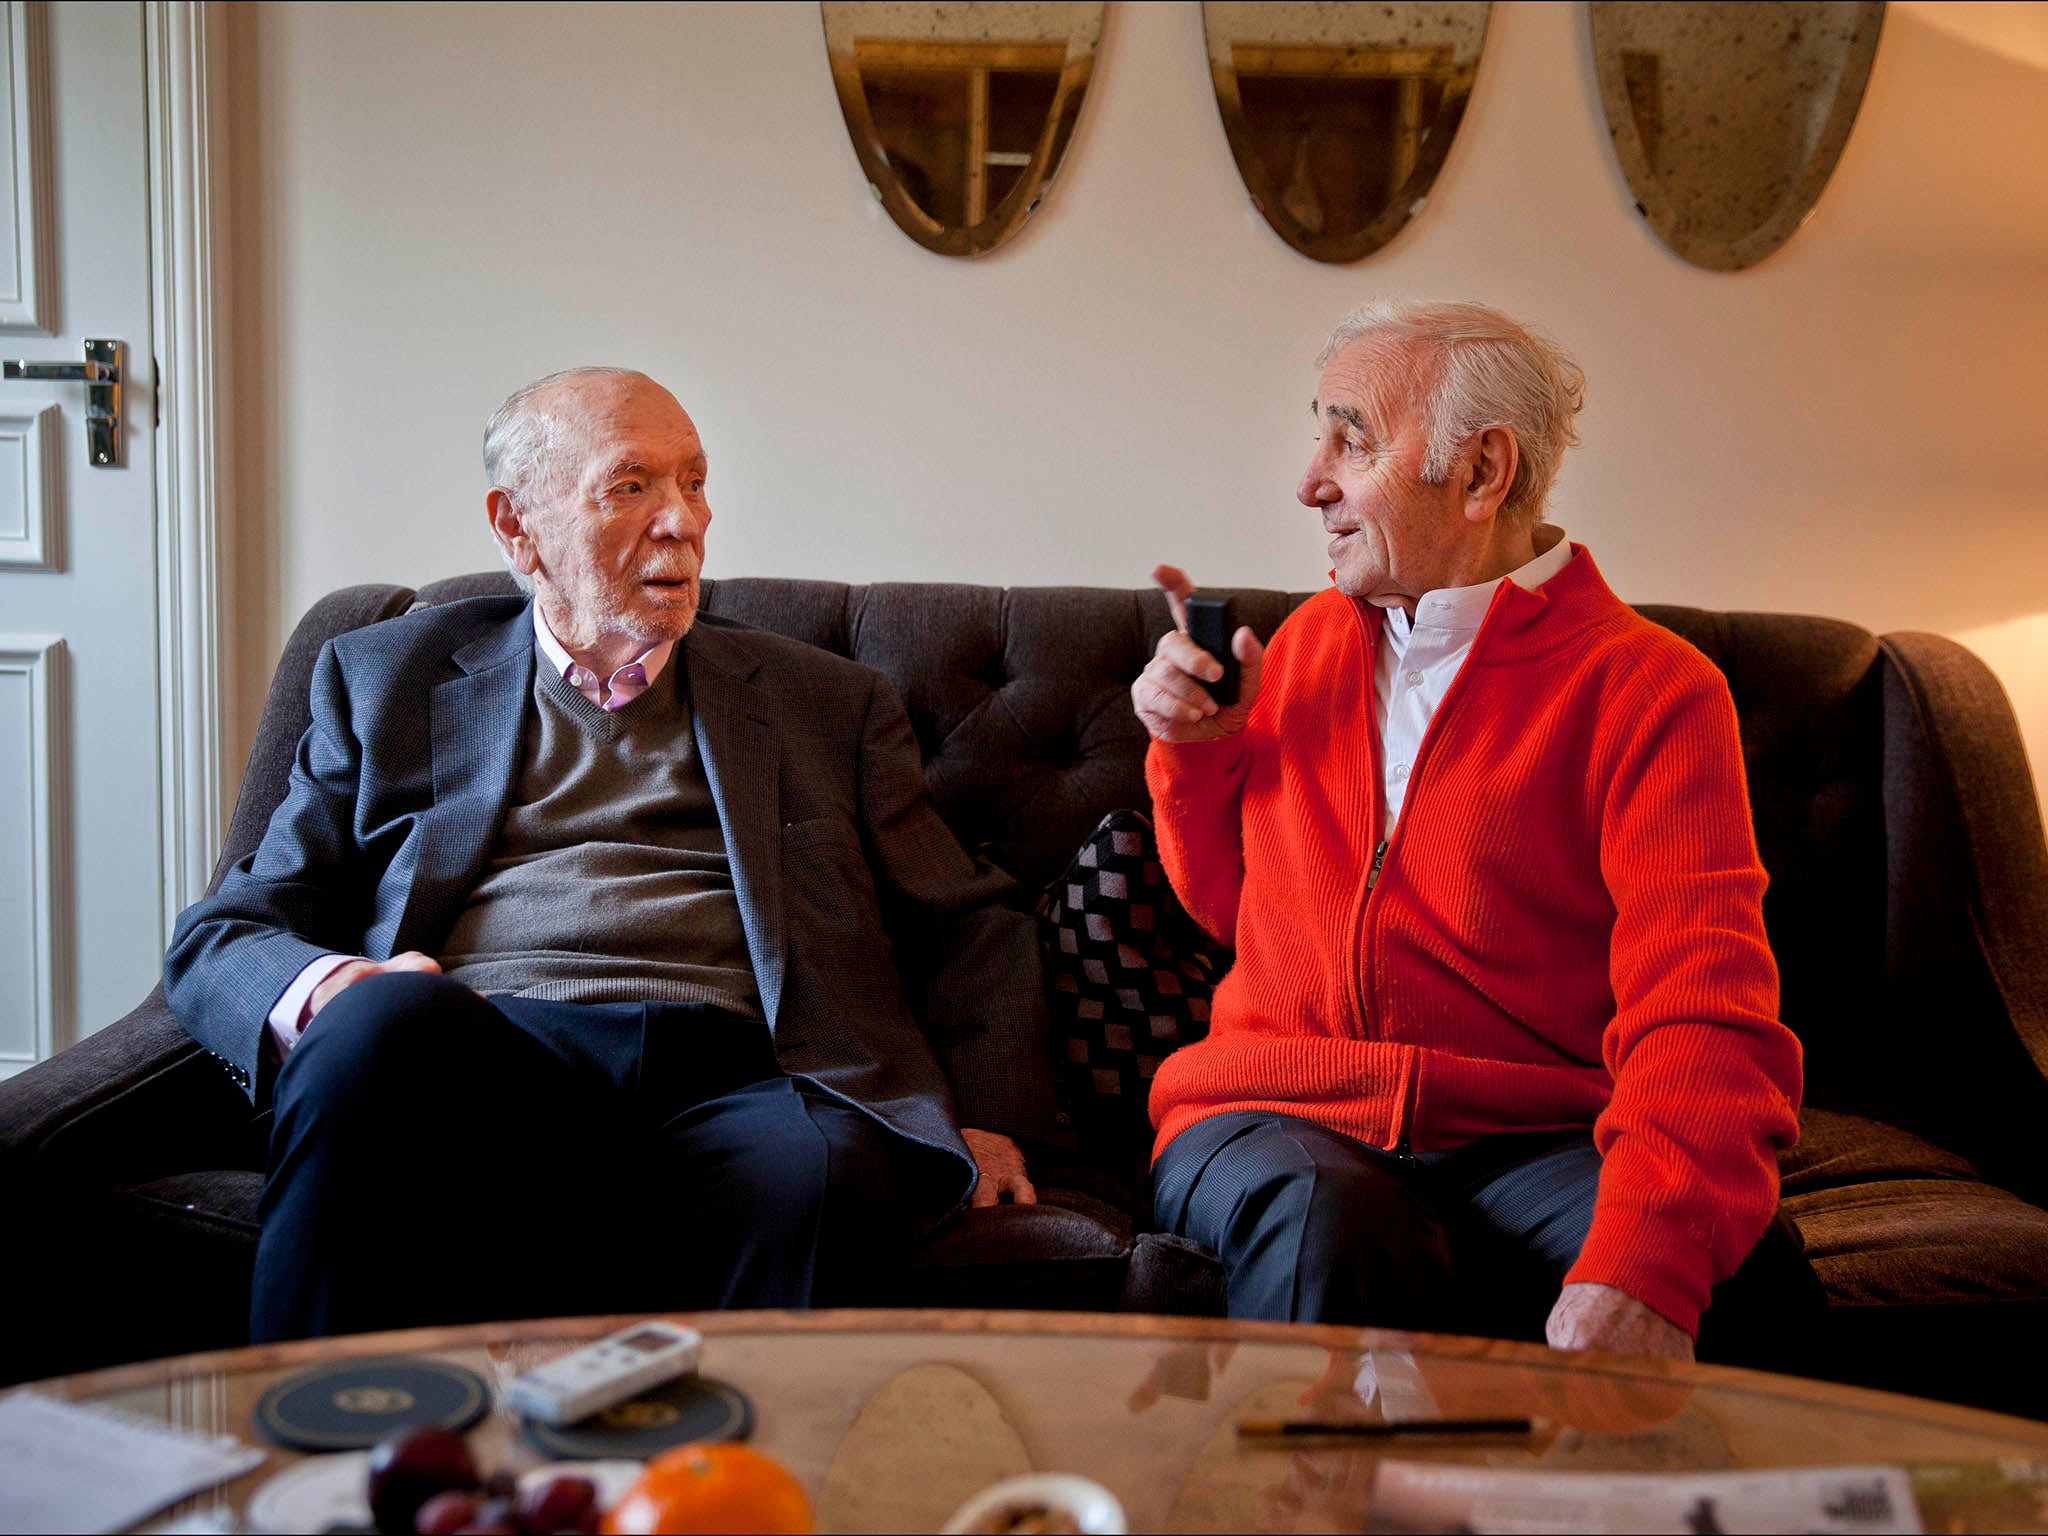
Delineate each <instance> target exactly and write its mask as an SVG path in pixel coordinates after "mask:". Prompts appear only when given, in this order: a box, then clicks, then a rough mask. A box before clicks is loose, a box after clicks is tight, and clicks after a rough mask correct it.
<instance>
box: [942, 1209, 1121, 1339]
mask: <svg viewBox="0 0 2048 1536" xmlns="http://www.w3.org/2000/svg"><path fill="white" fill-rule="evenodd" d="M1077 1203H1079V1202H1077ZM1103 1214H1104V1213H1102V1212H1099V1211H1098V1210H1096V1209H1095V1208H1093V1207H1091V1208H1090V1209H1088V1210H1077V1209H1073V1208H1071V1207H1070V1206H1066V1205H1055V1204H1053V1203H1051V1201H1049V1200H1042V1201H1041V1202H1040V1203H1038V1204H1037V1205H993V1206H985V1207H983V1208H982V1209H980V1210H967V1211H962V1212H960V1213H959V1214H958V1215H956V1216H954V1217H953V1218H952V1219H951V1220H949V1221H947V1222H946V1223H945V1225H943V1226H942V1227H940V1228H939V1230H938V1231H937V1232H935V1233H933V1234H932V1236H931V1238H930V1239H929V1240H928V1241H927V1242H926V1243H925V1245H924V1247H923V1248H921V1249H920V1250H919V1251H918V1253H917V1255H916V1256H915V1257H914V1258H913V1259H912V1260H911V1265H910V1272H909V1274H908V1275H907V1276H906V1277H905V1291H906V1293H907V1294H906V1295H905V1296H904V1298H903V1299H904V1301H905V1302H907V1303H908V1304H909V1305H911V1306H920V1307H1024V1308H1030V1309H1036V1310H1046V1311H1073V1312H1111V1311H1114V1310H1116V1305H1117V1299H1118V1297H1119V1295H1120V1294H1121V1292H1122V1290H1123V1284H1124V1277H1125V1273H1126V1271H1127V1270H1128V1269H1129V1267H1130V1257H1131V1239H1130V1231H1129V1228H1128V1226H1125V1225H1122V1224H1121V1222H1120V1219H1117V1224H1114V1225H1113V1224H1112V1222H1111V1221H1105V1220H1104V1219H1102V1217H1103ZM1107 1214H1110V1215H1111V1216H1112V1218H1113V1219H1115V1218H1114V1213H1107Z"/></svg>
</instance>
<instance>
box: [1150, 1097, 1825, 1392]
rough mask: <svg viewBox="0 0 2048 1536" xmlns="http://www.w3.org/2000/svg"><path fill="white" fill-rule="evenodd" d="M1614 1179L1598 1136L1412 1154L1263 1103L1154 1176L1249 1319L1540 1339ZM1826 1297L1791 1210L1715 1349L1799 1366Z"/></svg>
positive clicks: (1194, 1141) (1710, 1334)
mask: <svg viewBox="0 0 2048 1536" xmlns="http://www.w3.org/2000/svg"><path fill="white" fill-rule="evenodd" d="M1599 1186H1600V1154H1599V1152H1598V1151H1597V1150H1596V1149H1595V1148H1594V1146H1593V1138H1592V1136H1591V1134H1590V1133H1588V1132H1585V1131H1538V1132H1529V1133H1515V1134H1508V1135H1501V1136H1489V1137H1486V1138H1484V1139H1483V1140H1480V1141H1476V1142H1472V1143H1470V1144H1468V1145H1466V1146H1463V1147H1458V1148H1455V1149H1453V1150H1451V1151H1448V1152H1427V1153H1421V1154H1415V1155H1397V1154H1394V1153H1390V1152H1383V1151H1381V1150H1379V1149H1378V1148H1376V1147H1369V1146H1367V1145H1366V1144H1365V1143H1363V1142H1361V1141H1356V1140H1353V1139H1352V1138H1351V1137H1349V1136H1345V1135H1342V1134H1340V1133H1338V1132H1336V1131H1332V1130H1328V1129H1326V1128H1324V1127H1323V1126H1320V1125H1317V1124H1315V1123H1314V1122H1312V1121H1308V1120H1299V1119H1295V1118H1293V1117H1292V1116H1287V1115H1274V1114H1266V1113H1262V1112H1257V1111H1238V1112H1235V1113H1231V1114H1225V1115H1216V1116H1212V1117H1211V1118H1210V1119H1207V1120H1203V1121H1199V1122H1198V1123H1196V1124H1195V1125H1193V1126H1190V1127H1189V1128H1188V1129H1187V1130H1185V1131H1183V1132H1182V1133H1181V1134H1180V1135H1178V1136H1176V1137H1175V1138H1174V1139H1173V1140H1172V1141H1171V1142H1170V1143H1168V1144H1167V1147H1166V1150H1165V1151H1164V1152H1163V1153H1161V1154H1160V1156H1159V1159H1158V1161H1157V1162H1156V1163H1155V1164H1154V1165H1153V1170H1152V1200H1153V1212H1154V1216H1155V1219H1156V1221H1157V1223H1158V1225H1159V1227H1160V1228H1161V1229H1162V1230H1164V1231H1167V1232H1172V1233H1174V1234H1176V1235H1177V1236H1181V1237H1186V1238H1190V1239H1192V1240H1193V1241H1195V1242H1198V1243H1201V1244H1202V1245H1203V1246H1204V1247H1206V1248H1209V1249H1211V1250H1212V1251H1214V1252H1215V1253H1217V1254H1218V1255H1220V1256H1221V1257H1222V1259H1223V1262H1224V1266H1225V1268H1226V1270H1227V1271H1228V1274H1229V1306H1230V1315H1231V1316H1232V1317H1257V1318H1271V1319H1276V1320H1281V1321H1289V1322H1326V1323H1346V1324H1354V1325H1361V1326H1373V1327H1386V1328H1408V1329H1418V1330H1425V1331H1434V1332H1449V1333H1474V1334H1483V1335H1488V1336H1493V1337H1503V1338H1530V1339H1541V1338H1542V1337H1543V1324H1544V1320H1545V1319H1546V1318H1547V1317H1548V1316H1549V1313H1550V1308H1551V1307H1552V1305H1554V1304H1555V1302H1556V1301H1557V1294H1558V1290H1559V1288H1560V1287H1561V1286H1562V1285H1563V1283H1564V1276H1565V1273H1566V1271H1567V1270H1569V1269H1570V1268H1571V1266H1572V1264H1573V1263H1574V1262H1576V1260H1577V1259H1578V1256H1579V1249H1580V1247H1581V1246H1582V1245H1583V1244H1584V1242H1585V1240H1586V1233H1587V1231H1588V1229H1589V1228H1590V1227H1591V1226H1592V1221H1593V1199H1594V1196H1595V1195H1596V1194H1597V1193H1598V1191H1599ZM1824 1304H1825V1297H1824V1295H1823V1294H1822V1292H1821V1289H1820V1285H1819V1282H1818V1281H1817V1280H1816V1279H1815V1278H1814V1275H1813V1271H1812V1269H1811V1268H1810V1267H1809V1266H1808V1265H1807V1263H1806V1260H1805V1256H1804V1252H1803V1246H1802V1244H1801V1243H1800V1240H1799V1235H1798V1230H1797V1229H1796V1228H1795V1227H1793V1226H1792V1225H1791V1223H1790V1222H1789V1221H1786V1220H1785V1219H1784V1218H1783V1217H1780V1218H1779V1220H1778V1221H1777V1222H1774V1223H1773V1225H1772V1226H1771V1228H1769V1229H1767V1230H1766V1232H1765V1234H1764V1237H1763V1239H1761V1240H1760V1241H1759V1242H1758V1244H1757V1247H1756V1249H1755V1250H1754V1251H1753V1252H1752V1253H1751V1255H1750V1257H1749V1259H1748V1260H1746V1261H1745V1263H1744V1264H1743V1266H1742V1268H1741V1269H1740V1270H1738V1271H1737V1273H1736V1274H1735V1275H1734V1276H1731V1277H1730V1278H1729V1279H1728V1280H1726V1281H1724V1282H1722V1284H1721V1285H1720V1286H1718V1287H1716V1289H1715V1291H1714V1295H1713V1300H1712V1304H1711V1305H1710V1306H1709V1308H1708V1311H1707V1313H1706V1314H1705V1316H1704V1317H1703V1318H1702V1321H1701V1326H1700V1348H1701V1353H1702V1355H1703V1356H1706V1355H1709V1354H1712V1355H1713V1356H1714V1357H1716V1358H1721V1359H1728V1360H1735V1359H1750V1358H1764V1357H1768V1358H1770V1359H1773V1360H1776V1361H1778V1362H1780V1363H1779V1365H1778V1368H1779V1369H1787V1368H1793V1366H1792V1364H1791V1363H1790V1362H1789V1361H1788V1360H1787V1354H1788V1351H1796V1349H1797V1348H1798V1345H1799V1338H1800V1334H1801V1332H1802V1330H1803V1324H1802V1322H1801V1320H1802V1319H1810V1318H1811V1317H1812V1316H1813V1314H1814V1312H1815V1311H1816V1310H1817V1309H1818V1308H1819V1307H1821V1306H1823V1305H1824Z"/></svg>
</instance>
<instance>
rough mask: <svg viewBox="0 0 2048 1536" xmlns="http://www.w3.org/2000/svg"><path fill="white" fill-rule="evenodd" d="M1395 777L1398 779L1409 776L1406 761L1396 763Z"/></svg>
mask: <svg viewBox="0 0 2048 1536" xmlns="http://www.w3.org/2000/svg"><path fill="white" fill-rule="evenodd" d="M1394 777H1395V778H1397V779H1405V778H1407V777H1408V765H1407V764H1406V763H1396V764H1395V765H1394Z"/></svg>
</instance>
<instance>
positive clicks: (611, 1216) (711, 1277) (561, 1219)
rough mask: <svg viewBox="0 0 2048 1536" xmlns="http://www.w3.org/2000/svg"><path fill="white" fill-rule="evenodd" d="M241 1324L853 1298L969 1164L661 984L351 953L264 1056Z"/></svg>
mask: <svg viewBox="0 0 2048 1536" xmlns="http://www.w3.org/2000/svg"><path fill="white" fill-rule="evenodd" d="M275 1105H276V1123H275V1126H274V1128H273V1130H272V1132H271V1147H270V1169H269V1176H268V1180H267V1182H266V1184H265V1186H264V1192H263V1202H262V1207H261V1220H262V1228H263V1230H262V1236H261V1239H260V1240H259V1242H258V1244H257V1249H256V1278H255V1288H254V1293H253V1297H252V1302H251V1323H250V1334H251V1337H252V1338H253V1339H254V1340H255V1341H257V1342H259V1343H260V1342H264V1341H268V1340H273V1339H287V1338H301V1337H309V1336H317V1335H323V1334H332V1333H353V1332H361V1331H365V1330H369V1329H376V1328H396V1327H409V1326H414V1325H420V1324H438V1323H456V1322H474V1321H480V1320H484V1319H492V1318H506V1317H534V1316H553V1315H558V1314H579V1313H598V1312H656V1311H690V1310H700V1309H705V1308H719V1307H808V1306H813V1305H825V1306H830V1305H839V1304H849V1303H858V1302H861V1301H863V1300H866V1299H868V1298H869V1297H870V1296H871V1295H873V1294H874V1293H875V1292H876V1290H877V1288H878V1287H881V1286H886V1284H887V1281H888V1279H889V1276H890V1273H891V1270H892V1266H894V1265H898V1264H900V1263H901V1262H902V1261H903V1259H904V1258H905V1257H906V1255H907V1254H908V1251H909V1248H910V1245H911V1243H912V1242H913V1241H914V1240H915V1238H916V1236H917V1235H918V1233H919V1232H920V1231H921V1230H922V1229H923V1227H924V1226H926V1225H928V1224H929V1223H930V1222H932V1221H935V1220H937V1219H938V1218H939V1217H940V1216H942V1215H943V1214H944V1213H945V1212H946V1210H948V1209H950V1207H951V1206H952V1204H953V1203H954V1202H955V1201H956V1200H957V1199H958V1198H959V1196H960V1194H961V1193H962V1191H963V1190H964V1189H965V1187H966V1185H967V1183H968V1181H969V1179H970V1178H971V1170H970V1169H968V1168H967V1166H966V1164H965V1163H964V1162H963V1161H962V1160H961V1159H959V1158H958V1157H956V1156H954V1155H952V1154H949V1153H947V1152H944V1151H941V1150H939V1149H937V1148H932V1147H926V1146H924V1145H922V1144H921V1143H917V1142H913V1141H911V1140H910V1139H909V1138H907V1137H904V1136H902V1135H900V1134H898V1133H896V1132H894V1131H892V1130H890V1129H889V1128H888V1127H886V1126H884V1125H883V1124H882V1123H881V1122H880V1121H878V1120H876V1119H874V1118H872V1117H871V1116H869V1115H867V1114H865V1113H863V1112H862V1111H860V1110H858V1109H855V1108H853V1107H852V1106H850V1105H848V1104H845V1103H843V1102H841V1101H839V1100H837V1099H834V1098H832V1097H831V1096H830V1095H828V1094H826V1093H825V1092H824V1091H823V1090H821V1089H818V1088H816V1087H815V1086H813V1085H811V1084H808V1083H801V1082H798V1081H796V1080H794V1079H791V1078H789V1077H787V1076H785V1075H783V1073H782V1072H781V1070H780V1069H779V1068H778V1067H777V1065H776V1062H775V1056H774V1052H773V1050H772V1049H771V1047H770V1044H769V1040H768V1033H767V1030H766V1028H765V1026H763V1025H762V1024H761V1023H759V1022H758V1021H756V1020H752V1019H745V1018H740V1017H738V1016H735V1015H733V1014H729V1013H726V1012H724V1011H722V1010H720V1009H716V1008H711V1007H706V1006H701V1005H696V1004H676V1003H618V1004H574V1003H549V1002H537V1001H532V1000H529V999H522V998H514V997H500V998H493V999H489V1000H486V999H484V998H482V997H479V996H478V995H477V994H476V993H474V992H472V991H470V990H469V989H468V988H466V987H463V986H459V985H457V984H456V983H454V982H451V981H448V980H446V979H445V978H443V977H440V976H436V975H432V974H426V973H402V974H386V975H380V976H373V977H369V978H366V979H364V980H362V981H359V982H357V983H355V984H354V985H353V986H351V987H349V988H347V989H346V990H344V991H343V992H342V993H341V994H340V995H339V996H337V997H336V998H335V999H334V1001H333V1002H331V1003H329V1004H328V1005H327V1007H326V1008H324V1009H322V1010H321V1012H320V1015H319V1017H318V1018H316V1019H315V1020H314V1021H313V1023H312V1024H311V1025H310V1026H309V1027H308V1028H307V1030H306V1033H305V1035H304V1037H303V1038H302V1039H301V1040H300V1042H299V1044H298V1045H297V1046H296V1047H295V1048H294V1049H293V1051H292V1052H291V1054H290V1055H289V1056H288V1057H286V1059H285V1062H284V1065H283V1067H282V1068H280V1069H279V1072H278V1077H277V1084H276V1090H275Z"/></svg>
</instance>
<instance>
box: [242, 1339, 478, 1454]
mask: <svg viewBox="0 0 2048 1536" xmlns="http://www.w3.org/2000/svg"><path fill="white" fill-rule="evenodd" d="M490 1405H491V1395H490V1392H489V1391H488V1390H487V1389H486V1388H485V1386H484V1383H483V1378H482V1377H480V1376H478V1375H477V1374H476V1372H474V1371H466V1370H464V1369H463V1368H462V1367H461V1366H459V1365H450V1364H449V1363H448V1362H447V1361H445V1360H431V1359H428V1358H426V1357H424V1356H420V1355H378V1356H374V1357H372V1358H370V1359H367V1360H343V1361H339V1362H337V1363H335V1364H333V1365H323V1366H319V1367H317V1368H316V1369H314V1370H310V1371H301V1372H300V1373H299V1374H298V1375H296V1376H288V1377H286V1378H285V1379H284V1380H283V1381H280V1382H279V1383H278V1384H277V1385H276V1386H274V1387H272V1388H271V1389H270V1390H269V1391H268V1392H266V1393H264V1394H263V1396H262V1398H261V1399H260V1400H259V1401H258V1402H257V1404H256V1427H257V1428H258V1429H259V1430H261V1431H262V1432H263V1433H264V1434H265V1435H266V1436H268V1437H269V1438H270V1439H272V1440H275V1441H276V1442H277V1443H278V1444H279V1445H288V1446H291V1447H292V1448H293V1449H294V1450H300V1451H355V1450H361V1449H363V1448H364V1447H366V1446H371V1445H375V1444H376V1443H377V1442H378V1441H379V1440H382V1439H383V1438H384V1437H385V1436H386V1435H388V1434H391V1433H392V1432H393V1431H394V1430H401V1429H415V1428H418V1427H420V1426H422V1425H432V1426H434V1427H435V1428H438V1429H467V1428H469V1426H470V1425H472V1424H474V1423H475V1422H476V1421H477V1420H478V1419H480V1418H482V1417H483V1415H484V1410H485V1409H486V1408H488V1407H490Z"/></svg>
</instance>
